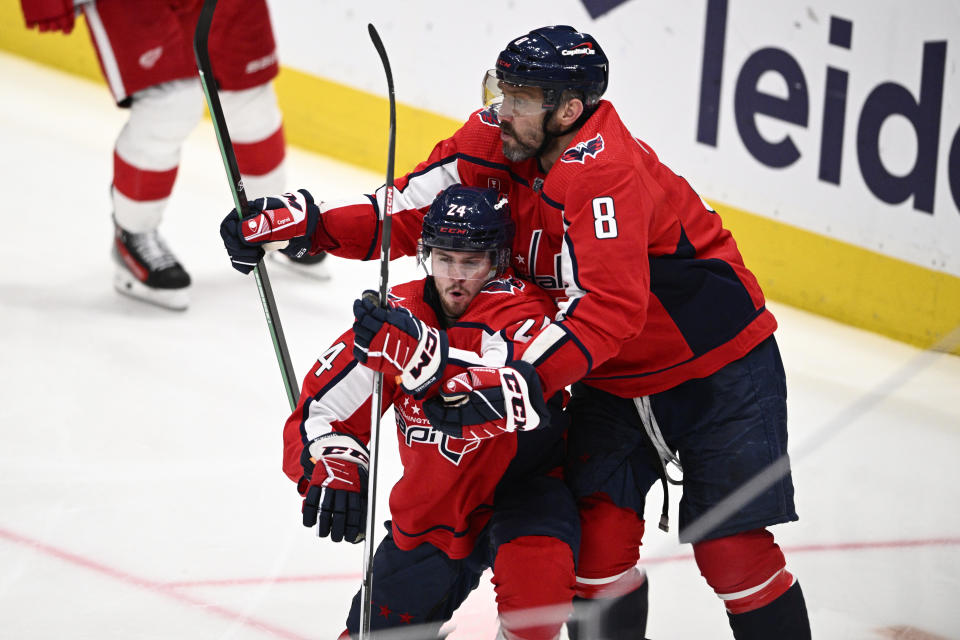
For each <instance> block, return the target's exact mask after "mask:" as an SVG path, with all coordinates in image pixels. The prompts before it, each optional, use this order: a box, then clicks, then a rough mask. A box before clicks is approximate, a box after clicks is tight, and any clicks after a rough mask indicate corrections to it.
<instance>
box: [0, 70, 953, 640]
mask: <svg viewBox="0 0 960 640" xmlns="http://www.w3.org/2000/svg"><path fill="white" fill-rule="evenodd" d="M0 87H2V90H3V97H2V99H0V187H2V194H3V202H4V205H3V212H2V220H3V223H2V228H0V237H2V240H0V638H4V639H6V638H10V639H24V638H71V639H72V638H96V639H121V638H122V639H127V638H203V639H210V638H224V639H226V638H229V639H238V640H239V639H244V640H253V639H268V638H290V639H299V638H318V639H319V638H330V639H332V638H335V637H336V635H337V634H338V633H339V632H340V631H341V630H342V629H343V627H344V624H343V621H344V618H345V614H346V610H347V607H348V603H349V600H350V597H351V596H352V594H353V592H354V590H355V589H356V588H357V586H358V576H359V573H360V568H361V555H362V551H361V548H360V547H359V546H349V545H345V544H341V545H335V544H333V543H330V542H329V541H326V540H324V541H320V540H318V539H317V538H316V537H314V536H313V535H312V533H311V532H310V531H308V530H306V529H304V528H303V527H302V526H301V525H300V523H299V519H300V514H299V508H300V499H299V497H298V496H297V494H296V491H295V489H294V487H293V485H292V483H290V482H289V480H287V478H286V477H285V476H284V475H283V473H282V471H281V470H280V463H281V456H280V454H281V427H282V424H283V421H284V419H285V416H286V413H287V403H286V398H285V395H284V392H283V389H282V385H281V382H280V375H279V372H278V369H277V365H276V362H275V359H274V355H273V351H272V347H271V345H270V340H269V337H268V333H267V329H266V326H265V323H264V319H263V315H262V312H261V309H260V302H259V298H258V296H257V291H256V286H255V284H254V281H253V279H252V278H251V277H246V278H245V277H242V276H240V275H239V274H238V273H236V272H235V271H233V270H232V269H231V268H230V266H229V263H228V260H227V258H226V254H225V253H224V251H223V249H222V246H221V244H220V239H219V236H218V233H217V230H218V225H219V223H220V220H221V219H222V217H223V216H224V215H225V214H226V212H227V211H228V210H229V209H230V208H231V207H232V204H231V201H230V195H229V192H228V189H227V181H226V178H225V177H224V174H223V165H222V163H221V160H220V157H219V154H218V152H217V149H216V143H215V141H214V137H213V133H212V130H211V128H210V124H209V123H208V122H205V123H204V124H203V125H201V126H200V127H198V129H197V131H195V132H194V134H193V135H192V136H191V138H190V139H189V141H188V142H187V144H186V147H185V149H184V156H183V163H182V166H181V169H180V175H179V178H178V182H177V186H176V189H175V193H174V196H173V198H172V199H171V201H170V206H169V209H168V212H167V215H166V218H165V220H164V223H163V226H162V227H161V229H162V231H163V233H164V235H165V237H166V239H167V240H168V241H169V243H170V244H171V246H172V247H173V248H174V250H175V251H176V252H177V254H178V255H179V257H180V259H181V261H182V262H183V263H184V265H185V266H186V267H187V269H188V270H189V271H190V273H191V275H192V276H193V278H194V283H195V284H194V287H193V303H192V306H191V308H190V310H189V311H187V312H185V313H175V312H170V311H165V310H162V309H159V308H155V307H151V306H148V305H144V304H142V303H139V302H135V301H132V300H129V299H126V298H123V297H121V296H119V295H117V294H116V293H115V292H114V291H113V288H112V283H111V279H112V273H113V266H112V264H111V261H110V255H109V253H110V252H109V248H110V243H111V232H112V228H111V221H110V203H109V199H108V186H109V184H110V179H111V171H112V145H113V140H114V138H115V136H116V134H117V132H118V131H119V129H120V127H121V126H122V124H123V122H124V120H125V114H124V113H123V112H121V111H119V110H117V109H116V108H114V106H113V104H112V101H111V98H110V95H109V93H108V91H107V90H106V88H105V87H103V86H99V85H95V84H91V83H88V82H85V81H82V80H78V79H76V78H74V77H71V76H67V75H63V74H60V73H57V72H54V71H51V70H48V69H46V68H43V67H40V66H36V65H34V64H31V63H28V62H25V61H22V60H20V59H18V58H14V57H10V56H7V55H5V54H0ZM398 92H399V93H398V97H399V99H401V100H402V99H403V96H402V93H403V91H402V88H401V87H398ZM385 119H386V113H385V114H384V120H385ZM633 125H634V128H635V129H637V130H638V133H640V130H641V129H642V123H633ZM358 126H385V122H384V123H358ZM402 126H403V123H402V122H401V123H400V127H401V129H400V132H399V135H400V136H401V139H402V136H403V131H402ZM289 164H290V174H291V175H290V186H291V187H300V186H307V187H309V188H310V189H311V190H312V191H313V192H314V194H316V195H317V196H318V197H321V198H324V197H325V198H330V197H337V196H344V195H352V194H355V193H360V192H361V191H365V190H369V189H372V188H373V187H375V186H377V185H379V184H380V183H381V182H382V181H383V178H382V176H379V175H376V174H371V173H369V172H364V171H360V170H356V169H354V168H350V167H347V166H344V165H340V164H336V163H334V162H332V161H329V160H326V159H324V158H320V157H317V156H314V155H309V154H306V153H302V152H297V151H295V150H292V151H291V153H290V163H289ZM327 264H328V265H329V270H330V272H331V273H332V276H333V278H332V280H331V281H329V282H328V283H317V282H312V281H309V280H306V279H303V278H302V277H300V276H296V275H293V274H290V273H287V272H284V271H281V270H279V269H273V270H272V271H271V272H270V273H271V277H272V279H273V284H274V289H275V293H276V296H277V301H278V305H279V308H280V316H281V319H282V321H283V327H284V329H285V330H286V333H287V339H288V342H289V346H290V351H291V354H292V356H293V361H294V365H295V367H296V370H297V372H298V374H299V375H302V374H303V373H305V372H306V371H307V369H308V367H309V366H310V365H311V363H312V361H313V358H315V357H316V356H317V355H319V354H320V352H321V351H322V350H323V349H324V348H325V347H326V346H327V345H328V343H329V342H330V341H331V340H332V339H333V338H334V337H336V336H337V335H338V334H339V333H340V332H341V331H342V330H343V329H345V328H346V327H347V326H348V325H349V322H350V319H351V311H350V309H351V301H352V300H353V298H354V297H355V296H356V295H357V294H358V293H360V292H361V291H362V290H363V289H364V288H374V287H375V285H376V282H377V268H378V265H377V264H361V263H357V262H347V261H341V260H337V259H330V260H328V261H327ZM414 275H415V273H414V270H413V265H411V264H410V263H409V262H404V261H400V262H395V263H394V264H393V266H392V267H391V280H392V281H393V282H399V281H401V280H405V279H409V278H411V277H413V276H414ZM770 306H771V307H772V308H773V310H774V313H775V314H776V316H777V318H778V319H779V322H780V329H779V330H778V332H777V337H778V340H779V342H780V347H781V350H782V353H783V357H784V361H785V365H786V369H787V377H788V384H789V390H790V391H789V393H790V400H789V402H790V405H789V408H790V420H791V422H790V434H791V442H790V446H791V453H792V455H793V466H794V482H795V485H796V488H797V508H798V511H799V513H800V516H801V520H800V522H798V523H794V524H789V525H781V526H778V527H775V528H774V532H775V534H776V535H777V539H778V541H779V542H780V544H781V546H782V547H783V548H784V550H785V552H786V555H787V561H788V567H789V568H790V570H791V571H792V572H793V573H794V574H795V575H797V576H798V577H799V579H800V581H801V583H802V585H803V589H804V591H805V593H806V597H807V605H808V607H809V612H810V620H811V624H812V627H813V631H814V637H815V638H830V639H833V638H837V639H850V638H863V639H871V638H904V639H906V638H910V639H915V640H917V639H927V640H929V639H932V638H960V470H958V469H960V399H958V395H960V394H958V391H960V358H958V357H956V356H946V355H939V354H931V353H924V352H921V351H919V350H917V349H914V348H912V347H909V346H906V345H904V344H900V343H897V342H894V341H891V340H888V339H886V338H883V337H879V336H877V335H874V334H870V333H866V332H863V331H860V330H857V329H853V328H850V327H847V326H844V325H840V324H836V323H834V322H831V321H828V320H825V319H823V318H820V317H817V316H812V315H810V314H807V313H804V312H801V311H797V310H795V309H792V308H789V307H785V306H783V305H779V304H776V303H772V304H771V305H770ZM384 424H385V425H389V424H390V422H389V421H388V420H385V421H384ZM385 433H386V434H389V435H387V436H385V439H384V442H383V456H382V467H381V472H382V473H383V474H384V475H383V478H384V479H383V480H382V481H381V487H382V488H383V490H384V493H385V492H386V490H387V489H388V488H389V486H390V485H391V484H392V483H391V482H390V480H389V479H390V478H395V477H396V474H397V471H398V470H397V466H398V465H397V462H396V457H395V455H393V453H394V449H395V440H394V438H393V435H392V430H391V429H390V428H387V429H385ZM674 494H677V495H674ZM678 494H679V492H673V494H672V496H673V498H674V500H676V499H677V498H678V497H679V496H678ZM650 502H651V509H659V504H660V494H659V490H658V489H656V488H655V489H654V490H653V494H652V498H651V501H650ZM381 505H385V502H384V501H382V502H381ZM384 509H385V506H381V508H380V512H379V515H380V519H383V518H385V517H386V513H385V511H384ZM672 513H673V514H674V515H675V514H676V513H677V511H676V504H674V505H673V510H672ZM648 529H649V531H648V533H647V536H646V538H647V540H646V546H645V548H644V549H643V554H642V555H643V559H644V561H645V566H646V567H647V568H648V571H649V573H650V576H651V598H650V600H651V602H650V604H651V612H650V624H649V629H648V635H649V636H650V637H652V638H656V639H664V638H695V639H703V638H728V637H730V632H729V629H728V627H727V626H726V619H725V616H724V614H723V609H722V606H721V604H720V602H719V600H717V598H716V597H715V596H714V595H713V593H712V591H711V590H710V589H709V587H707V585H706V583H705V582H704V581H703V580H702V578H701V577H700V576H699V572H698V570H697V568H696V565H695V564H694V562H693V560H692V556H691V550H690V548H689V547H688V546H680V545H679V544H678V543H677V541H676V534H675V532H674V533H670V534H664V533H662V532H660V531H658V530H657V529H656V527H653V526H651V527H649V528H648ZM457 620H458V622H459V626H458V628H457V630H456V631H455V632H454V635H453V636H452V638H453V639H454V640H466V639H473V638H476V639H486V640H493V637H494V634H495V630H496V622H495V609H494V606H493V594H492V589H491V588H490V586H489V584H487V582H486V581H484V584H483V585H482V587H481V589H479V590H478V591H477V593H475V594H474V595H473V596H471V598H470V600H468V601H467V603H466V605H465V606H464V609H463V610H462V612H461V613H460V614H459V615H458V618H457Z"/></svg>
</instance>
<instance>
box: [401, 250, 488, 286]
mask: <svg viewBox="0 0 960 640" xmlns="http://www.w3.org/2000/svg"><path fill="white" fill-rule="evenodd" d="M418 254H419V255H418V256H417V257H418V259H419V262H420V264H422V265H423V268H424V269H425V270H426V272H427V274H428V275H431V276H433V277H434V278H448V279H451V280H481V281H483V282H486V281H487V280H490V279H491V278H493V277H494V276H495V275H496V271H497V265H496V262H495V261H494V259H493V256H492V255H491V252H490V251H449V250H447V249H434V248H431V247H425V246H423V245H422V244H421V246H420V251H419V252H418Z"/></svg>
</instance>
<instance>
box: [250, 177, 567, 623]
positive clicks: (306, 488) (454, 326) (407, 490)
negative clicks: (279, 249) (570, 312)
mask: <svg viewBox="0 0 960 640" xmlns="http://www.w3.org/2000/svg"><path fill="white" fill-rule="evenodd" d="M288 198H290V199H293V200H296V199H297V198H300V202H299V203H294V204H292V205H290V206H296V204H299V205H306V204H307V202H306V200H305V196H304V195H303V194H300V195H299V196H294V195H290V196H288ZM260 202H263V201H260ZM269 202H271V203H272V204H269V205H267V207H266V208H268V210H267V211H265V212H263V213H260V214H259V215H261V216H264V217H269V216H270V215H271V211H270V210H273V211H277V210H280V211H283V210H284V209H282V204H281V201H279V200H271V201H269ZM512 238H513V222H512V221H511V220H510V214H509V207H508V205H507V204H506V200H501V199H500V197H499V195H498V194H497V192H496V191H494V190H490V189H477V188H472V187H461V186H453V187H450V188H448V189H446V190H445V191H444V192H443V193H441V194H440V195H439V196H438V197H437V199H436V201H435V203H434V204H433V206H432V207H431V209H430V210H429V213H428V214H427V216H426V217H425V218H424V224H423V232H422V240H421V249H420V255H421V257H422V260H423V263H424V264H425V265H430V266H431V273H432V276H430V277H428V278H426V279H423V280H417V281H414V282H408V283H405V284H401V285H397V286H394V287H392V288H391V290H390V293H389V298H390V307H389V310H384V309H381V308H380V307H378V306H377V305H375V304H374V303H373V302H371V301H369V300H357V302H356V303H355V305H354V313H355V315H356V322H355V324H354V327H353V329H352V330H351V331H348V332H346V333H345V334H343V335H342V336H341V337H340V338H339V339H338V340H337V341H336V342H334V344H333V345H332V346H331V347H330V348H329V349H327V351H326V352H324V354H323V355H322V356H321V357H320V358H319V359H318V361H317V364H316V365H315V366H314V367H313V369H312V370H311V371H310V373H308V374H307V376H306V378H305V379H304V386H303V390H302V392H301V395H300V402H299V405H298V406H297V408H296V409H295V410H294V412H293V414H292V415H291V416H290V418H289V419H288V420H287V423H286V426H285V428H284V465H283V466H284V471H285V472H286V473H287V475H288V476H289V477H290V478H291V479H292V480H294V481H295V482H297V483H298V487H299V489H300V493H301V494H302V495H303V496H304V502H303V523H304V525H306V526H314V525H317V524H318V523H319V524H318V526H319V534H320V535H321V536H330V537H331V538H332V539H333V540H334V541H337V542H339V541H341V540H344V539H346V540H347V541H350V542H357V541H359V540H361V539H362V538H363V535H364V530H365V516H366V506H365V498H366V477H367V472H366V465H367V450H366V444H367V442H368V439H369V437H370V413H371V411H370V403H371V402H372V393H371V390H372V381H373V377H374V369H376V370H380V371H383V372H384V373H385V374H387V375H385V376H384V392H383V400H384V402H383V410H384V411H385V410H386V409H387V408H388V407H389V406H390V405H393V410H394V415H395V417H396V423H397V438H398V441H399V446H400V460H401V462H402V464H403V476H402V477H401V478H400V480H399V481H398V482H397V484H396V485H395V486H394V487H393V490H392V492H391V494H390V514H391V518H392V522H391V523H390V527H389V532H388V534H387V536H386V538H385V539H384V541H383V542H382V543H381V544H380V546H379V547H378V549H377V551H376V555H375V557H374V562H373V594H372V599H373V611H374V612H375V615H373V616H372V623H371V624H372V629H373V630H377V629H384V628H390V627H405V628H406V627H408V626H410V625H424V626H423V627H421V628H419V629H418V630H416V631H415V632H414V633H413V635H404V637H417V638H428V637H430V638H432V637H438V633H439V629H440V626H441V625H442V624H443V622H445V621H447V620H449V619H450V616H451V615H452V614H453V612H454V611H455V610H456V608H457V607H458V606H459V605H460V603H462V602H463V600H464V599H465V598H466V597H467V595H468V594H469V593H470V591H472V590H473V589H474V588H475V587H476V586H477V584H478V583H479V580H480V574H481V573H482V572H483V570H484V569H485V568H488V567H490V568H492V569H493V583H494V585H495V589H496V593H497V606H498V610H499V613H500V619H501V627H502V633H503V637H505V638H508V639H513V638H517V639H520V638H523V639H543V640H549V639H552V638H556V637H557V636H558V634H559V630H560V627H561V626H562V625H563V622H564V620H565V619H566V618H567V616H568V615H569V614H570V612H571V610H572V599H573V595H574V582H575V575H574V560H575V555H576V549H577V545H578V541H579V523H578V518H577V510H576V505H575V502H574V500H573V496H572V494H571V493H570V491H569V490H568V489H567V487H566V486H565V485H564V482H563V480H562V478H561V476H560V468H561V465H562V463H563V451H562V442H563V440H562V437H563V426H564V425H563V419H564V416H563V413H562V410H561V407H560V404H559V399H560V398H559V394H557V396H558V397H556V398H553V399H551V400H550V401H549V405H550V406H549V408H548V405H547V404H546V403H545V400H544V397H543V392H542V390H541V389H540V387H539V385H537V384H533V385H530V386H529V387H526V386H524V385H522V384H521V385H520V387H522V388H520V390H519V391H517V392H516V393H514V392H513V391H509V392H508V393H510V394H512V395H511V397H512V398H513V399H514V400H516V401H518V402H519V403H520V405H521V407H522V408H523V409H524V411H525V412H526V413H529V420H527V421H525V422H524V421H520V420H515V419H514V420H507V419H503V420H500V421H499V423H498V424H497V425H496V426H493V425H488V427H487V428H489V429H490V430H491V431H497V432H500V433H502V432H503V431H502V430H503V429H505V430H506V433H505V434H504V435H502V436H500V437H497V438H491V439H477V438H474V437H473V436H474V435H475V434H472V433H470V432H469V431H468V430H464V431H463V432H459V433H458V434H457V436H463V437H453V436H451V435H446V434H444V433H441V432H439V431H437V430H436V429H434V428H432V427H431V426H430V424H429V422H428V421H427V420H426V418H425V417H424V414H423V405H422V402H421V400H420V399H418V398H422V397H423V396H424V395H426V394H430V393H433V392H432V391H431V387H432V386H433V385H434V384H435V383H437V382H438V381H439V380H440V379H441V378H449V377H454V379H457V378H456V376H457V375H458V374H463V373H464V372H465V371H466V370H467V368H468V367H482V369H476V370H473V371H474V373H473V374H472V375H473V377H476V376H478V375H479V376H481V377H483V378H484V379H485V380H492V379H494V378H496V380H497V381H498V382H497V385H498V387H499V386H500V382H499V380H501V379H505V380H508V379H510V377H511V376H513V379H514V380H519V379H522V378H521V376H520V374H518V373H517V372H515V371H514V370H513V369H512V368H509V367H506V368H505V367H504V365H505V364H507V363H509V362H510V361H511V360H512V359H513V358H518V357H519V355H520V354H522V353H523V350H524V348H525V346H526V344H527V341H528V340H529V336H530V335H532V334H533V333H534V332H535V331H537V330H538V329H540V328H542V327H543V326H545V325H547V324H549V323H550V318H551V317H552V315H553V313H554V312H555V311H556V307H555V306H554V304H553V302H552V301H551V299H550V297H549V296H547V295H546V294H544V293H543V292H542V291H540V290H539V289H537V287H535V286H533V285H530V284H528V283H524V282H522V281H519V280H517V279H515V278H514V277H513V276H512V273H511V272H510V271H509V264H510V244H511V241H512ZM514 366H517V367H521V368H522V367H529V365H528V364H526V363H519V364H516V365H514ZM491 376H492V377H491ZM503 388H504V389H505V390H506V389H507V388H508V387H506V386H504V387H503ZM534 407H537V409H534ZM541 416H542V417H541ZM551 416H553V417H552V418H551ZM538 422H539V424H538ZM530 610H534V613H527V612H528V611H530ZM358 618H359V594H358V596H357V597H356V598H354V601H353V606H352V608H351V610H350V614H349V617H348V620H347V627H348V629H349V631H350V633H351V634H356V633H357V631H358V626H359V620H358ZM345 635H346V632H344V636H345Z"/></svg>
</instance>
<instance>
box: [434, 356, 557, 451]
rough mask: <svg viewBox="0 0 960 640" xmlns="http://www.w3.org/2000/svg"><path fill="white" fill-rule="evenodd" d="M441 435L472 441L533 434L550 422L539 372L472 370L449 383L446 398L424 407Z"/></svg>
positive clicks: (519, 364)
mask: <svg viewBox="0 0 960 640" xmlns="http://www.w3.org/2000/svg"><path fill="white" fill-rule="evenodd" d="M423 412H424V414H425V415H426V416H427V418H428V419H429V420H430V424H431V425H433V427H434V428H435V429H438V430H439V431H442V432H443V433H445V434H447V435H449V436H453V437H454V438H463V439H466V440H477V439H482V438H492V437H494V436H498V435H501V434H503V433H509V432H511V431H530V430H531V429H536V428H537V427H538V426H540V423H541V421H544V420H548V419H549V418H548V416H549V414H548V410H547V404H546V402H544V400H543V389H542V388H541V386H540V378H539V377H538V376H537V372H536V370H535V369H534V368H533V365H531V364H530V363H528V362H523V361H514V362H511V363H509V364H508V365H507V366H506V367H500V368H498V369H491V368H487V367H471V368H469V369H467V371H466V373H461V374H459V375H456V376H454V377H452V378H450V379H449V380H447V381H446V382H444V383H443V386H442V387H441V390H440V395H439V396H437V397H435V398H430V399H429V400H427V401H425V402H424V403H423Z"/></svg>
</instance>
